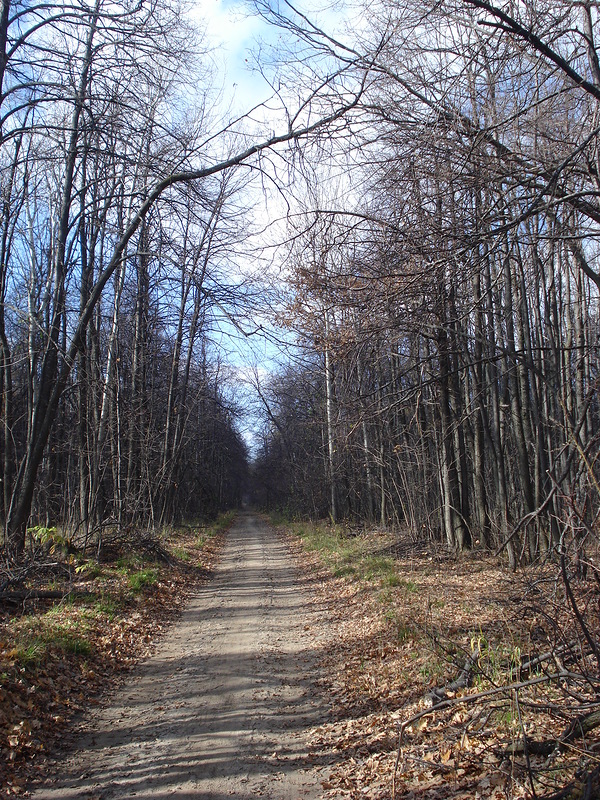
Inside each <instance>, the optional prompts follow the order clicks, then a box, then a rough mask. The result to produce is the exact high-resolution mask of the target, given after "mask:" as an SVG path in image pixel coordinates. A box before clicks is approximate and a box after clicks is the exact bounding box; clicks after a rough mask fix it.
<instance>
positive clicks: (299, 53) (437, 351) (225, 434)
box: [0, 0, 600, 567]
mask: <svg viewBox="0 0 600 800" xmlns="http://www.w3.org/2000/svg"><path fill="white" fill-rule="evenodd" d="M188 12H189V9H185V8H183V7H177V6H174V5H172V4H167V3H161V2H160V1H159V0H157V2H154V3H145V2H142V3H137V4H129V3H128V2H122V3H105V2H103V1H102V0H96V2H95V3H94V4H91V5H88V4H87V3H80V2H75V3H67V2H61V3H56V4H54V3H50V4H43V5H37V4H33V3H30V2H29V1H28V0H23V1H21V0H19V2H14V0H13V2H10V1H9V0H4V2H3V4H2V16H1V19H0V89H1V94H0V101H1V105H0V108H1V116H0V152H1V181H2V186H1V191H2V204H3V212H2V229H1V240H0V266H1V273H0V354H1V355H0V359H1V363H0V367H1V368H0V396H1V398H2V403H1V406H0V415H1V423H2V424H1V433H0V453H1V459H2V477H1V480H2V492H1V493H0V517H1V518H2V520H3V526H4V547H5V551H6V554H7V556H8V557H9V558H12V559H17V560H18V559H19V558H20V557H21V554H22V553H23V551H24V549H25V546H26V541H27V536H28V533H27V532H28V531H32V530H38V529H41V528H50V527H51V526H58V527H59V528H60V529H61V530H63V531H65V532H66V534H67V535H68V538H69V539H73V540H75V539H77V541H78V542H79V543H80V544H81V543H82V542H83V543H84V544H85V545H86V546H98V545H99V543H100V542H101V540H102V532H103V530H105V529H107V528H110V529H112V530H114V529H120V528H126V527H127V526H130V525H132V524H135V525H136V526H141V527H144V528H149V529H150V528H155V527H160V525H162V524H166V523H168V522H170V521H173V520H174V519H182V518H185V517H193V516H194V515H197V514H211V513H215V512H216V511H218V510H219V509H223V508H227V507H232V506H235V505H237V504H239V502H240V500H241V497H242V495H243V493H244V492H247V491H248V487H249V485H250V488H251V492H252V496H253V498H254V501H255V502H256V503H257V504H258V505H259V506H261V507H264V508H278V509H279V510H283V511H285V512H287V513H289V514H291V515H293V516H299V517H302V516H312V517H316V518H323V517H329V518H330V519H331V520H333V521H337V520H343V519H346V520H350V521H358V522H374V521H376V522H379V523H381V524H382V525H392V526H397V527H403V526H405V527H407V528H408V529H409V530H411V531H413V532H414V534H415V535H418V536H423V535H425V536H426V537H428V538H430V539H431V540H435V541H439V542H440V544H441V545H442V546H449V547H450V548H452V549H455V550H459V551H460V550H463V549H468V548H470V547H472V546H474V545H480V546H483V547H487V548H492V549H500V550H505V551H506V553H507V556H508V563H509V565H510V566H511V567H514V566H515V565H516V564H517V563H518V562H522V561H531V560H534V559H536V558H537V557H538V556H540V555H543V554H544V553H546V552H548V551H550V550H552V548H554V547H556V546H558V545H560V543H561V542H562V541H564V539H565V537H568V538H569V541H570V542H572V543H574V546H575V547H576V548H579V547H580V546H583V543H584V542H585V541H586V539H587V538H588V537H589V536H593V535H595V528H596V525H597V515H598V509H599V507H598V475H597V463H596V458H597V450H598V448H597V443H598V433H599V419H598V399H597V377H598V376H597V357H598V340H597V338H598V333H597V331H598V289H599V288H600V272H599V271H598V264H597V258H598V253H597V243H596V238H597V226H598V222H599V221H600V204H599V203H598V192H599V169H600V160H599V153H598V130H599V128H598V112H597V106H598V100H599V99H600V62H599V58H598V53H597V50H596V43H595V35H596V31H595V29H596V24H597V9H596V6H595V4H594V3H592V2H582V3H578V4H573V3H570V2H569V3H567V2H555V3H553V2H525V3H521V4H516V5H511V4H507V5H494V4H491V3H487V2H481V1H480V0H463V2H441V3H431V4H429V3H414V4H413V3H411V2H410V0H408V1H407V2H405V3H401V4H394V3H390V2H388V1H387V0H386V1H385V2H379V3H376V4H375V5H371V6H370V8H369V14H368V15H366V14H364V12H363V11H362V10H361V8H360V7H358V6H352V7H351V8H350V7H348V8H347V9H346V11H345V12H344V15H341V14H338V15H337V16H335V17H334V18H335V20H336V24H337V27H338V29H339V30H336V31H328V29H327V27H326V25H325V23H323V26H322V27H321V22H320V20H319V15H318V13H317V12H315V16H314V18H311V17H310V16H306V15H305V14H303V13H302V12H301V11H299V10H297V9H295V8H294V7H293V6H292V5H291V4H288V3H282V4H281V5H276V4H264V5H262V4H261V3H258V4H257V5H255V7H254V13H255V14H258V15H261V17H262V18H263V20H265V21H266V22H267V23H268V24H269V25H270V26H272V28H273V29H274V30H276V31H278V32H279V36H278V39H277V45H276V46H275V45H269V43H268V42H267V43H266V44H265V45H264V47H263V48H262V50H261V58H262V61H261V60H260V58H258V56H257V59H258V60H257V62H256V64H255V65H254V69H255V72H256V75H257V79H258V77H261V79H262V80H264V81H267V82H270V85H271V86H273V87H274V88H273V94H272V101H268V102H267V103H265V104H264V105H262V106H261V107H260V110H261V113H253V112H249V113H248V114H247V115H242V116H241V117H239V118H236V119H234V118H227V117H226V116H223V112H222V111H220V106H219V104H218V76H216V75H215V70H214V66H211V61H210V58H209V56H210V48H209V46H208V44H206V43H205V42H204V39H203V35H202V31H201V30H200V27H199V25H198V24H197V23H193V22H192V21H191V18H190V16H189V13H188ZM341 17H344V19H343V20H342V21H340V20H341ZM342 22H343V23H344V24H343V25H342ZM211 70H212V71H211ZM274 76H275V77H274ZM275 80H277V81H278V83H277V85H276V84H275ZM198 87H201V88H200V89H199V88H198ZM267 111H268V113H267ZM267 184H268V186H267ZM261 186H262V189H261ZM274 195H276V196H277V197H278V198H279V204H278V205H277V203H276V204H275V209H276V214H279V216H280V218H279V219H278V220H277V224H275V223H274V222H270V223H269V225H268V229H269V232H270V237H269V236H266V237H265V239H264V241H263V242H262V243H261V242H259V241H258V239H257V237H256V234H257V232H258V228H259V227H260V225H257V223H256V220H255V219H253V214H254V215H255V216H260V215H257V214H256V208H257V204H260V203H261V202H264V201H267V200H269V198H271V200H272V198H273V196H274ZM282 198H283V205H284V210H283V211H281V209H282V205H281V203H282ZM272 216H275V215H272ZM266 251H269V252H270V253H271V255H268V256H265V255H264V254H265V252H266ZM273 253H275V255H273ZM269 259H270V263H271V266H272V265H273V264H275V266H276V269H272V268H271V269H269V268H268V267H269ZM249 262H254V263H256V264H258V265H259V268H256V267H255V268H254V270H252V269H248V268H246V267H245V265H246V264H248V263H249ZM267 317H268V318H269V323H268V324H269V325H271V326H279V329H280V330H281V331H282V332H281V337H282V338H283V339H285V340H286V345H287V350H286V351H285V353H287V354H288V355H287V356H285V354H284V355H282V357H281V359H280V364H281V366H280V368H279V369H277V370H265V371H263V373H261V374H260V375H259V374H258V373H257V381H256V386H255V390H256V392H257V397H258V398H259V401H258V402H259V405H260V412H259V416H260V417H261V420H260V421H259V423H257V424H258V427H259V433H258V437H257V438H258V444H257V445H256V447H255V449H256V453H254V454H252V455H253V459H252V465H251V469H250V473H251V475H250V478H249V468H250V460H251V459H250V453H249V451H248V444H247V441H246V440H245V438H244V436H243V434H242V432H241V424H240V418H241V414H242V412H243V408H242V407H241V404H240V402H239V401H238V400H236V396H235V391H234V389H233V384H234V382H235V379H236V372H239V371H240V370H239V364H236V363H235V359H233V360H232V358H231V357H230V353H229V352H228V350H227V347H226V346H221V345H220V342H222V341H223V339H224V337H226V336H227V335H228V332H229V334H230V333H231V332H232V331H233V332H234V333H237V334H238V335H239V336H240V337H242V338H243V337H251V336H252V335H254V336H260V335H261V331H263V324H262V322H260V323H256V320H257V319H259V320H262V319H264V318H267ZM274 329H275V330H276V327H275V328H274ZM290 341H291V342H292V344H290ZM290 354H291V355H290ZM249 480H251V483H250V484H249V483H248V481H249Z"/></svg>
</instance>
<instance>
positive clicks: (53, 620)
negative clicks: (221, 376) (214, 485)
mask: <svg viewBox="0 0 600 800" xmlns="http://www.w3.org/2000/svg"><path fill="white" fill-rule="evenodd" d="M234 516H235V515H234V514H232V513H227V514H222V515H220V516H219V517H218V518H217V519H216V521H214V523H211V524H191V525H186V526H181V527H170V528H169V529H166V530H164V531H163V533H162V534H161V535H160V536H149V535H148V534H146V533H140V532H136V531H130V532H128V534H127V535H120V536H119V537H118V539H115V540H114V541H113V542H112V543H111V544H110V545H107V547H106V549H105V551H104V553H102V554H101V557H100V558H90V557H88V556H84V555H82V554H81V553H68V552H66V551H65V550H64V548H63V546H62V542H61V540H60V536H58V535H56V532H54V533H53V534H51V533H50V532H48V531H46V532H45V534H44V536H43V537H42V538H44V540H45V541H44V548H45V557H44V558H41V557H40V555H39V554H36V556H35V559H33V560H32V561H31V563H30V564H29V567H27V565H25V566H24V567H23V569H22V573H21V577H20V580H18V581H17V580H16V579H15V576H14V573H13V572H10V573H8V572H7V573H6V574H4V570H0V598H1V599H2V601H3V602H2V614H1V616H0V764H1V766H0V796H11V795H17V794H20V793H22V792H23V791H24V790H25V787H26V785H27V783H28V782H29V781H30V780H31V779H32V778H33V777H35V776H36V775H37V774H40V773H43V772H44V770H45V769H46V768H47V764H46V761H45V756H46V754H47V753H48V751H49V750H50V748H51V747H52V746H55V745H56V743H57V742H58V741H59V739H65V737H66V735H68V731H69V729H70V726H72V724H73V720H74V717H75V716H76V715H78V714H81V713H83V712H84V711H88V710H89V709H90V708H91V707H93V706H94V705H96V704H97V702H98V698H99V697H100V696H101V695H102V694H104V693H105V692H107V691H109V690H111V689H112V688H114V686H115V684H116V682H117V681H118V680H119V677H120V676H121V675H122V674H123V673H124V672H126V671H127V670H129V669H131V667H132V666H134V665H135V664H136V663H137V662H138V660H139V659H140V658H141V657H143V656H145V655H147V654H148V653H149V652H150V651H151V650H152V648H153V646H154V643H155V641H156V638H157V636H159V635H160V633H161V632H162V631H163V630H164V629H165V627H166V626H167V625H168V624H169V623H170V622H171V621H172V620H173V619H174V618H175V616H176V615H177V614H178V612H179V611H180V609H181V607H182V604H183V602H184V600H185V598H186V596H187V595H188V593H189V591H190V590H191V589H193V588H194V587H195V586H197V585H198V583H199V582H202V581H205V580H207V579H208V578H209V577H210V574H211V566H212V564H213V561H214V558H215V556H216V554H217V553H218V551H219V548H220V545H221V542H222V534H223V533H224V532H225V531H226V530H227V528H228V527H229V526H230V525H231V523H232V521H233V519H234ZM33 533H34V534H35V535H34V536H33V537H32V539H34V540H35V538H36V537H37V539H38V541H39V538H40V537H39V531H35V532H33ZM107 538H108V537H107Z"/></svg>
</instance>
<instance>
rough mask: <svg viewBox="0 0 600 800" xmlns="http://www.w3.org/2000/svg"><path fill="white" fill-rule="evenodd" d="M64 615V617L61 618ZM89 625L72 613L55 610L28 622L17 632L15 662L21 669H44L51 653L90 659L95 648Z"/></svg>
mask: <svg viewBox="0 0 600 800" xmlns="http://www.w3.org/2000/svg"><path fill="white" fill-rule="evenodd" d="M59 611H60V616H59ZM88 633H89V622H88V620H86V619H85V618H84V617H83V618H82V617H81V616H73V614H72V612H71V610H70V609H68V608H65V607H62V608H60V609H58V610H57V609H56V608H55V609H51V610H50V611H48V612H46V614H44V615H42V616H41V617H39V618H37V619H35V618H31V619H24V620H21V621H20V624H19V625H18V626H17V627H16V630H15V640H14V641H15V646H14V649H13V651H12V657H13V659H14V662H15V664H16V665H17V666H19V667H25V668H34V667H37V666H40V665H41V664H42V663H43V661H44V660H45V659H46V658H47V656H48V655H49V653H63V654H65V655H74V656H88V655H90V653H91V651H92V645H91V643H90V641H89V639H88Z"/></svg>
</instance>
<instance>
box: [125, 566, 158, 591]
mask: <svg viewBox="0 0 600 800" xmlns="http://www.w3.org/2000/svg"><path fill="white" fill-rule="evenodd" d="M128 580H129V587H130V588H131V590H132V591H133V593H134V594H139V593H140V592H142V591H143V590H144V589H149V588H150V587H151V586H154V584H155V583H157V581H158V570H157V569H150V568H146V569H140V570H139V571H138V572H132V573H131V575H129V578H128Z"/></svg>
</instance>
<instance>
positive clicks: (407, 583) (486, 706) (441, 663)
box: [275, 516, 600, 800]
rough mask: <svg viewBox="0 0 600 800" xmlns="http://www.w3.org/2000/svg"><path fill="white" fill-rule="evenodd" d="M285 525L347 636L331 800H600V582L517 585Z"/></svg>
mask: <svg viewBox="0 0 600 800" xmlns="http://www.w3.org/2000/svg"><path fill="white" fill-rule="evenodd" d="M275 521H276V522H278V523H279V525H280V527H281V529H282V530H285V531H286V532H287V533H288V535H289V537H290V541H291V544H292V546H293V547H294V549H295V551H296V553H297V554H298V555H299V557H300V558H301V560H302V561H304V563H305V564H308V565H310V569H311V570H313V572H315V573H316V574H317V575H318V581H317V584H318V586H319V596H320V602H321V603H322V604H323V606H324V609H325V610H326V612H327V615H328V617H329V618H330V620H331V624H332V626H333V628H334V630H335V635H333V634H332V643H331V645H330V646H329V647H328V648H327V649H326V651H325V653H324V655H323V659H324V662H325V666H326V673H327V678H326V680H325V682H324V685H323V687H322V688H323V692H324V694H325V696H326V698H327V699H328V701H329V703H330V707H331V718H332V719H331V722H330V723H328V724H327V725H325V726H323V727H322V728H320V729H318V730H316V731H315V733H314V737H313V747H314V748H315V749H325V748H333V749H334V750H336V751H337V752H339V753H340V754H341V756H342V757H341V758H340V760H339V762H338V763H337V765H336V766H334V768H333V772H332V775H331V777H330V779H329V781H328V782H327V783H326V784H325V785H324V789H325V796H329V797H336V798H337V797H351V798H359V797H360V798H364V797H371V798H377V799H378V800H383V799H384V798H385V799H386V800H389V798H390V797H395V798H409V797H410V798H475V797H481V798H484V797H485V798H487V797H491V798H498V800H499V798H521V797H537V798H542V797H543V798H549V797H552V798H557V800H558V798H575V797H578V798H579V797H588V798H591V797H597V796H598V775H599V768H598V764H599V763H600V761H599V753H600V736H599V735H598V731H600V728H598V726H599V725H600V703H599V702H598V690H599V689H600V683H599V680H598V660H597V652H594V649H593V648H594V647H597V645H596V642H598V640H599V639H598V637H599V631H598V615H597V608H598V598H599V590H598V582H597V575H596V573H595V570H591V569H590V570H589V571H588V573H584V572H582V571H581V570H580V571H579V574H576V573H575V572H574V570H573V569H572V564H567V565H566V567H567V581H568V583H565V579H564V576H562V575H561V569H560V565H557V564H556V563H553V562H552V561H547V562H546V563H543V564H539V565H538V566H536V567H530V568H528V569H527V570H523V571H519V572H517V573H516V574H513V573H510V572H509V571H507V570H506V566H505V564H504V562H503V560H502V559H500V558H498V557H495V556H492V555H490V554H489V553H486V552H483V551H475V552H471V553H469V554H468V555H466V556H465V555H462V556H461V557H457V556H456V554H453V553H452V552H450V551H446V552H443V551H440V548H439V547H435V548H434V547H432V546H431V545H430V544H429V543H428V542H426V541H418V540H415V539H414V538H411V537H409V536H408V534H407V533H404V534H398V533H392V532H390V531H389V530H382V529H378V528H367V529H357V528H349V527H345V526H343V525H335V526H334V525H331V524H311V523H304V522H292V523H285V524H284V525H283V526H282V519H281V516H279V517H277V516H276V517H275ZM569 593H570V594H571V595H572V598H573V603H574V605H572V604H571V601H570V600H569V596H568V595H569ZM574 608H576V609H577V614H579V615H580V620H578V619H577V617H576V615H575V612H574ZM588 636H589V640H588ZM586 787H587V788H586ZM586 792H587V793H586ZM590 792H591V793H590Z"/></svg>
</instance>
